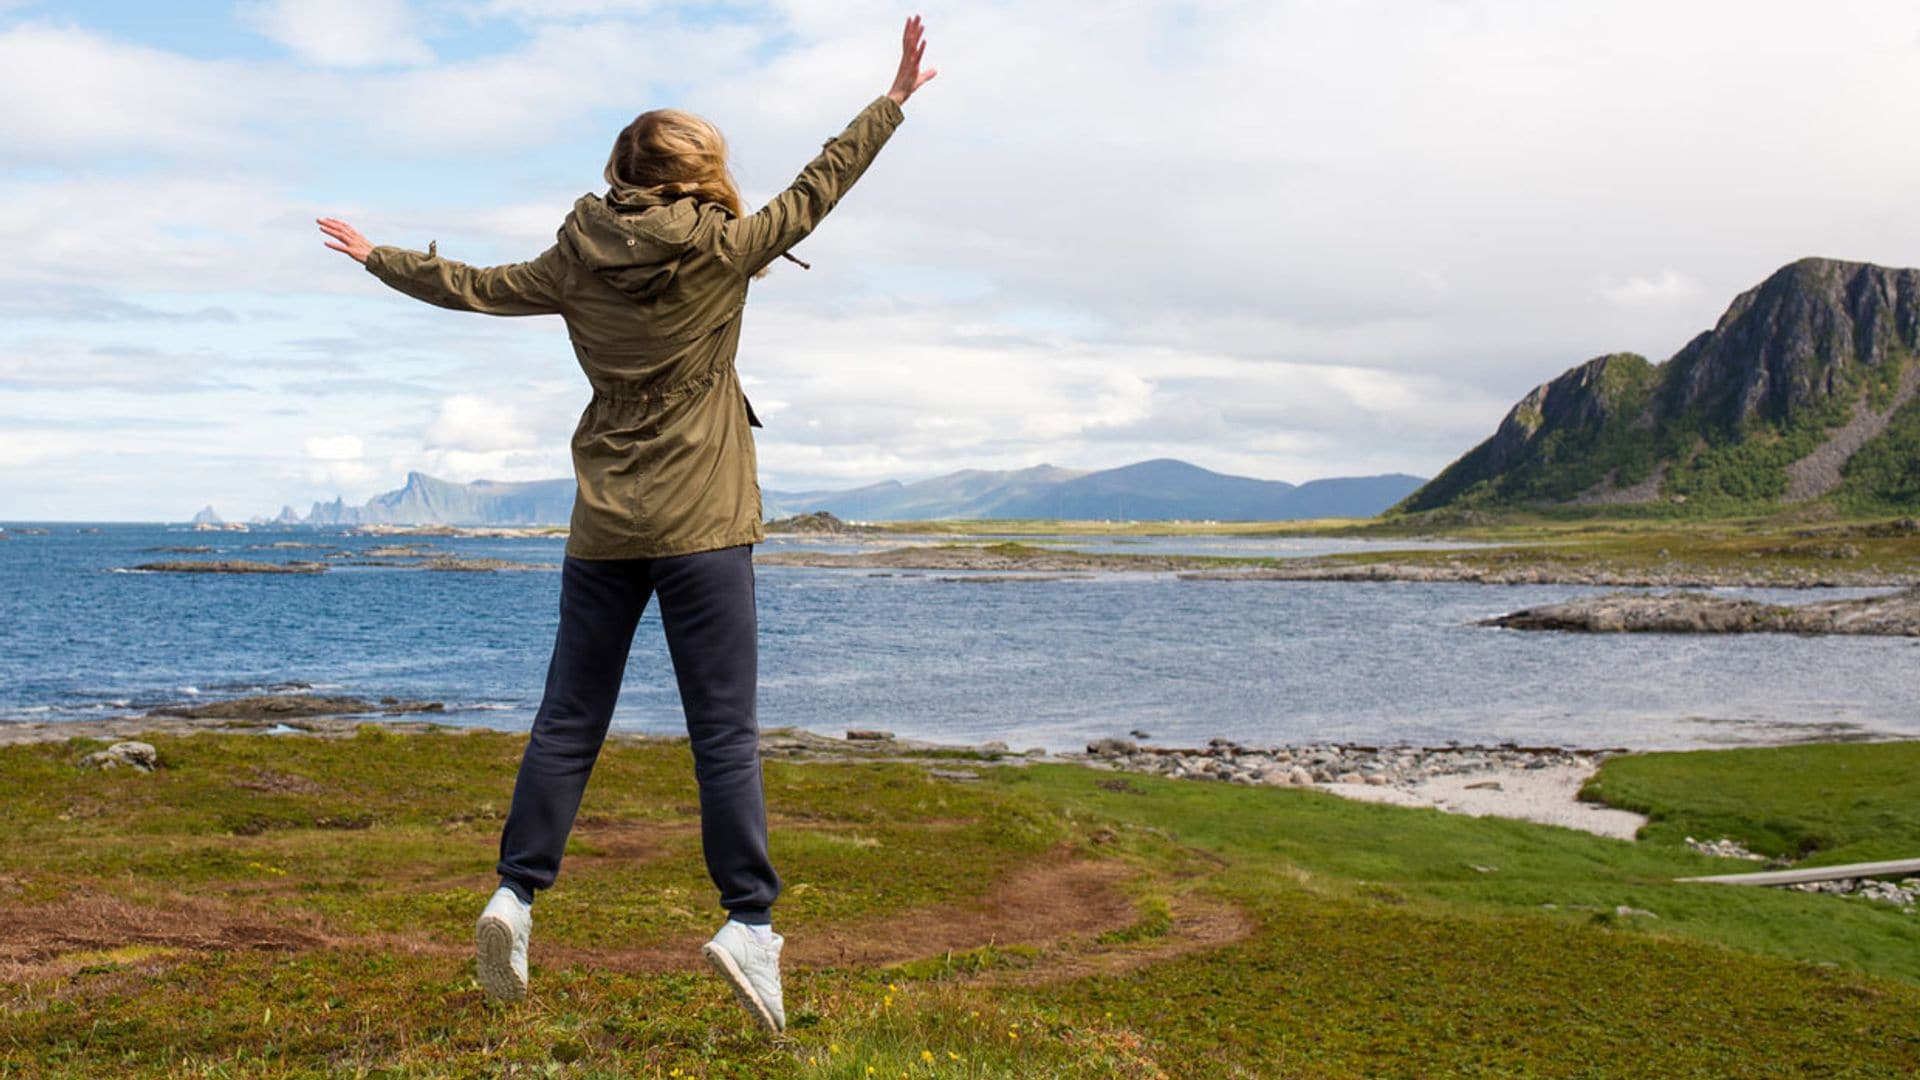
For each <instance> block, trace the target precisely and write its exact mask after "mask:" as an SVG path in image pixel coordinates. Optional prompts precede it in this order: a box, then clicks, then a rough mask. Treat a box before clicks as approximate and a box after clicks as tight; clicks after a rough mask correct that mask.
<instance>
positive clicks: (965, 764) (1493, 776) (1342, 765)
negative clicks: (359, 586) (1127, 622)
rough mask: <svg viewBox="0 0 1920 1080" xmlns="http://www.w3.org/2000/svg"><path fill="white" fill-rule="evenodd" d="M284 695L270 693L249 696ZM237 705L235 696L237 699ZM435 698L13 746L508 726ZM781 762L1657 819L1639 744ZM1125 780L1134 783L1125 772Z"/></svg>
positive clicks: (879, 740) (1099, 744)
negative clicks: (1113, 776) (1612, 770)
mask: <svg viewBox="0 0 1920 1080" xmlns="http://www.w3.org/2000/svg"><path fill="white" fill-rule="evenodd" d="M248 700H252V701H264V700H270V699H266V698H261V699H248ZM228 704H232V703H228ZM434 705H435V703H430V702H398V703H388V704H386V705H384V706H380V707H376V708H373V709H370V710H367V711H356V712H348V713H337V712H336V713H324V712H316V713H303V712H298V711H285V710H271V711H263V710H259V709H255V710H248V709H244V708H225V709H216V710H212V711H208V712H206V713H203V714H202V715H180V714H167V713H145V714H136V715H128V716H117V717H108V718H102V719H93V720H61V721H45V722H43V721H14V720H8V721H0V746H13V745H21V744H28V743H48V742H64V741H67V740H70V739H98V740H104V741H109V742H121V741H128V740H137V739H139V738H141V737H142V736H149V735H168V736H185V735H194V734H202V733H206V734H223V735H234V734H247V735H266V736H273V735H309V736H315V737H320V738H333V739H342V738H352V737H355V736H356V735H358V734H359V733H360V732H361V730H362V729H363V728H365V727H374V728H376V729H378V730H379V731H380V732H381V733H383V734H394V735H425V734H449V735H469V734H473V733H475V732H497V731H498V729H494V728H486V727H479V726H469V725H458V724H447V723H444V722H438V721H434V720H430V719H403V718H400V717H407V716H418V715H420V714H427V713H432V712H434V711H436V710H435V708H434V707H433V706H434ZM684 738H685V736H681V735H661V734H650V733H643V732H612V733H609V735H608V736H607V739H608V741H609V742H611V743H616V744H617V743H632V744H647V743H668V742H674V741H679V740H681V739H684ZM760 746H761V754H762V756H763V758H765V759H767V760H780V761H790V762H796V763H807V762H851V761H888V762H909V763H917V764H920V765H923V766H926V767H928V768H929V770H930V774H931V775H933V776H934V777H936V778H939V779H943V780H948V781H953V782H961V783H964V782H966V781H970V780H977V779H978V778H979V774H978V773H977V772H974V771H972V769H973V768H978V767H990V766H994V767H997V766H1015V767H1018V766H1025V765H1029V764H1038V763H1054V764H1078V765H1082V766H1085V767H1088V768H1094V769H1101V770H1107V771H1113V772H1118V773H1140V774H1147V775H1157V776H1163V777H1168V778H1173V779H1186V780H1196V781H1212V782H1216V783H1221V782H1224V783H1234V784H1241V785H1251V786H1263V787H1290V788H1300V789H1310V790H1315V791H1321V792H1325V793H1327V794H1330V795H1336V796H1340V797H1342V798H1348V799H1356V800H1360V801H1365V802H1384V803H1391V804H1393V805H1396V806H1411V807H1428V808H1431V809H1435V810H1441V811H1444V812H1447V813H1457V814H1466V815H1469V816H1474V817H1479V816H1493V817H1505V818H1513V819H1516V820H1524V821H1532V822H1536V823H1540V824H1547V825H1558V826H1562V827H1566V828H1573V829H1579V830H1582V831H1585V832H1591V833H1594V834H1596V835H1600V836H1608V837H1613V838H1616V839H1625V840H1631V839H1633V837H1634V835H1635V834H1636V833H1637V832H1638V830H1639V828H1640V827H1641V826H1642V825H1644V824H1645V823H1646V818H1644V817H1643V816H1641V815H1639V814H1634V813H1631V812H1629V811H1625V810H1618V809H1614V808H1611V807H1606V806H1602V805H1600V804H1598V803H1593V802H1586V801H1582V800H1581V799H1580V797H1579V795H1580V790H1581V788H1582V786H1583V785H1584V784H1585V782H1586V780H1587V779H1588V778H1589V777H1591V776H1592V775H1593V773H1594V772H1595V771H1596V770H1597V769H1598V768H1599V765H1600V762H1601V761H1603V760H1605V759H1606V758H1608V757H1611V756H1613V755H1616V754H1623V753H1628V752H1629V751H1625V750H1621V749H1618V748H1606V749H1569V748H1562V747H1522V746H1517V745H1513V744H1505V745H1499V746H1463V745H1459V744H1450V745H1446V746H1431V747H1423V746H1413V745H1399V746H1386V747H1373V746H1361V745H1355V744H1345V743H1330V742H1329V743H1310V744H1302V745H1294V746H1264V747H1247V746H1243V745H1241V744H1239V743H1236V742H1233V741H1232V740H1228V739H1214V740H1211V742H1210V743H1209V744H1208V745H1207V746H1204V747H1177V746H1142V745H1141V744H1139V743H1136V742H1134V741H1132V740H1127V739H1099V740H1095V741H1094V742H1091V743H1089V744H1088V745H1087V749H1086V751H1085V752H1064V753H1055V752H1049V751H1047V750H1046V749H1045V748H1043V747H1031V748H1028V749H1024V750H1019V749H1015V748H1013V747H1011V746H1009V745H1007V744H1006V743H1002V742H986V743H978V744H970V743H938V742H929V741H925V740H918V739H906V738H899V737H896V736H894V735H893V734H891V733H889V732H882V731H862V730H859V729H854V730H851V731H849V732H848V733H847V735H846V736H845V737H835V736H831V735H824V734H821V733H818V732H813V731H807V730H804V729H798V728H770V729H767V730H765V731H763V732H762V733H761V741H760ZM1118 782H1119V783H1121V784H1124V781H1118Z"/></svg>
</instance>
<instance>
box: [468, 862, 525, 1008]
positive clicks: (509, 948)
mask: <svg viewBox="0 0 1920 1080" xmlns="http://www.w3.org/2000/svg"><path fill="white" fill-rule="evenodd" d="M532 931H533V907H532V905H530V904H527V903H525V902H523V901H522V900H521V899H520V898H519V897H518V896H515V895H514V894H513V890H512V889H509V888H507V887H506V886H504V885H502V886H501V887H500V888H499V889H498V890H496V891H495V892H494V894H493V899H491V900H489V901H487V909H486V910H485V911H483V912H481V913H480V922H479V923H478V925H476V926H475V927H474V930H473V943H474V951H475V953H476V954H477V958H476V959H475V961H474V968H475V970H476V971H477V972H478V974H479V976H480V985H481V986H483V987H485V988H486V991H487V993H488V995H490V996H492V997H495V998H499V999H500V1000H502V1001H517V1000H519V999H520V998H522V997H524V996H525V995H526V993H527V935H528V934H530V933H532Z"/></svg>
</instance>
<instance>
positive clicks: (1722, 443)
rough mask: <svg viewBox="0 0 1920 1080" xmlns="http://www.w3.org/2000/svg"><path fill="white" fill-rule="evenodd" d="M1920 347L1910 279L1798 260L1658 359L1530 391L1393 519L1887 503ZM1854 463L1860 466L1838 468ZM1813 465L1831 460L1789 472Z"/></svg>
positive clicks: (1912, 273) (1575, 374) (1572, 376)
mask: <svg viewBox="0 0 1920 1080" xmlns="http://www.w3.org/2000/svg"><path fill="white" fill-rule="evenodd" d="M1917 345H1920V270H1891V269H1887V268H1884V267H1879V266H1873V265H1870V264H1867V263H1849V262H1838V261H1835V260H1831V259H1802V260H1800V261H1799V262H1796V263H1793V264H1791V265H1789V266H1786V267H1783V268H1782V269H1780V270H1779V271H1777V272H1775V273H1774V274H1773V275H1772V276H1771V277H1769V278H1767V280H1766V281H1764V282H1762V283H1761V284H1760V285H1759V286H1757V287H1755V288H1753V289H1750V290H1748V291H1747V292H1745V293H1742V294H1741V295H1740V296H1739V297H1737V298H1736V299H1735V300H1734V302H1733V304H1732V305H1731V306H1730V307H1728V309H1727V311H1726V314H1724V315H1722V316H1721V317H1720V320H1719V322H1718V323H1717V324H1716V325H1715V326H1714V328H1713V329H1712V330H1709V331H1707V332H1705V333H1703V334H1701V335H1700V336H1698V337H1696V338H1694V339H1693V340H1692V341H1691V342H1688V343H1687V345H1686V346H1685V347H1684V348H1682V349H1681V350H1680V351H1679V352H1678V353H1676V354H1675V355H1674V356H1673V357H1672V359H1670V360H1668V361H1667V362H1666V363H1664V364H1658V365H1655V364H1649V363H1648V362H1647V361H1646V360H1645V359H1643V358H1641V357H1638V356H1633V355H1631V354H1616V355H1611V356H1603V357H1599V358H1597V359H1594V360H1590V361H1588V362H1586V363H1584V364H1582V365H1580V366H1579V367H1576V368H1574V369H1572V370H1571V371H1568V372H1566V373H1565V374H1563V375H1561V376H1560V377H1559V378H1556V379H1554V380H1553V381H1551V382H1548V383H1546V384H1544V385H1542V386H1539V387H1537V388H1535V389H1534V390H1533V391H1532V392H1531V393H1529V394H1528V395H1527V396H1526V397H1525V398H1522V399H1521V401H1520V402H1519V403H1518V404H1517V405H1515V406H1514V407H1513V409H1512V411H1510V412H1509V413H1508V414H1507V416H1506V418H1505V419H1504V420H1503V421H1502V422H1501V424H1500V427H1499V429H1498V430H1496V431H1495V432H1494V434H1493V436H1492V437H1491V438H1489V439H1487V440H1486V441H1485V442H1483V443H1481V444H1480V445H1479V446H1477V447H1475V448H1474V449H1473V450H1471V451H1469V452H1468V453H1467V454H1466V455H1465V456H1463V457H1461V458H1460V460H1458V461H1456V462H1454V463H1453V465H1451V466H1449V467H1448V468H1447V469H1446V470H1445V471H1443V472H1442V473H1441V474H1440V475H1439V476H1437V477H1435V478H1434V479H1433V481H1432V482H1430V483H1428V484H1427V485H1426V486H1425V487H1423V488H1421V489H1420V490H1419V491H1417V492H1415V493H1414V494H1413V495H1412V496H1410V497H1409V498H1408V499H1407V500H1406V501H1405V502H1403V503H1402V504H1401V505H1400V507H1399V508H1398V509H1400V510H1404V511H1420V510H1432V509H1437V508H1440V507H1446V506H1511V505H1524V504H1553V503H1576V502H1650V501H1655V500H1663V501H1669V502H1685V501H1689V500H1692V501H1697V502H1701V503H1704V504H1706V505H1708V506H1715V505H1727V506H1733V505H1740V506H1751V505H1753V504H1756V503H1768V502H1779V501H1781V500H1783V499H1787V498H1793V499H1806V498H1817V497H1823V496H1829V495H1832V496H1834V497H1838V498H1844V499H1847V500H1851V501H1854V502H1856V503H1861V504H1875V505H1877V504H1887V505H1893V506H1898V505H1900V504H1902V503H1903V501H1904V499H1905V498H1906V496H1905V495H1903V494H1901V492H1902V491H1904V490H1905V487H1911V486H1912V485H1911V484H1907V485H1905V487H1903V486H1902V482H1901V481H1900V474H1901V473H1902V469H1901V466H1900V462H1901V461H1902V460H1904V459H1909V458H1911V457H1912V455H1911V454H1909V453H1908V452H1907V443H1908V442H1910V441H1913V440H1914V439H1916V438H1917V437H1920V406H1916V405H1915V404H1914V402H1913V399H1914V396H1915V389H1916V380H1915V379H1914V378H1912V377H1911V376H1912V373H1911V371H1909V370H1908V369H1910V368H1912V367H1913V366H1914V362H1913V361H1911V359H1910V357H1911V356H1912V354H1913V353H1914V351H1915V350H1916V346H1917ZM1859 454H1864V455H1865V458H1867V459H1870V460H1871V461H1872V462H1873V465H1872V468H1870V469H1868V468H1861V469H1850V468H1849V467H1848V465H1849V464H1850V462H1851V460H1852V459H1853V458H1854V457H1856V456H1858V455H1859ZM1815 457H1817V458H1819V459H1820V460H1822V461H1823V463H1824V462H1825V461H1826V459H1837V462H1836V463H1835V464H1834V465H1833V467H1824V465H1823V468H1822V469H1819V470H1810V469H1805V468H1803V469H1800V470H1798V472H1793V471H1791V470H1792V469H1793V466H1794V465H1795V463H1796V462H1800V461H1802V460H1804V459H1809V458H1815ZM1801 473H1805V474H1810V475H1811V474H1816V473H1817V474H1818V475H1819V476H1820V477H1823V478H1825V479H1824V480H1822V481H1821V482H1817V483H1808V482H1806V481H1804V480H1803V479H1802V477H1801V476H1800V475H1799V474H1801ZM1790 481H1791V482H1790Z"/></svg>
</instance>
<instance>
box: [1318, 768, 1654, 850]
mask: <svg viewBox="0 0 1920 1080" xmlns="http://www.w3.org/2000/svg"><path fill="white" fill-rule="evenodd" d="M1597 768H1598V766H1597V765H1596V764H1595V763H1593V762H1592V761H1585V762H1580V763H1577V764H1572V765H1550V766H1547V767H1546V768H1540V769H1529V768H1512V767H1507V768H1493V769H1487V770H1484V771H1482V772H1476V773H1467V774H1462V775H1451V776H1435V777H1430V778H1428V779H1426V780H1422V781H1419V782H1418V783H1415V784H1412V785H1410V786H1406V787H1376V786H1374V785H1371V784H1338V783H1335V784H1315V785H1314V787H1316V788H1319V789H1320V790H1321V791H1329V792H1332V793H1333V794H1335V795H1340V796H1344V797H1346V798H1349V799H1361V800H1364V801H1366V802H1382V803H1391V804H1393V805H1395V806H1430V807H1433V808H1434V809H1436V810H1444V811H1446V812H1447V813H1449V814H1466V815H1468V816H1471V817H1505V818H1518V819H1519V820H1521V821H1533V822H1538V823H1540V824H1542V825H1561V826H1565V827H1566V828H1569V829H1580V830H1582V831H1585V832H1590V833H1597V834H1599V835H1601V836H1611V837H1615V838H1617V839H1620V840H1632V839H1633V838H1634V836H1635V834H1636V833H1638V832H1639V831H1640V827H1641V826H1642V825H1645V824H1646V823H1647V819H1646V818H1645V817H1644V816H1642V815H1640V814H1636V813H1633V812H1632V811H1629V810H1615V809H1613V808H1612V807H1608V806H1601V805H1600V804H1598V803H1589V802H1581V801H1580V785H1582V784H1584V783H1586V782H1587V778H1588V777H1590V776H1592V775H1593V774H1594V771H1595V770H1596V769H1597Z"/></svg>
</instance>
